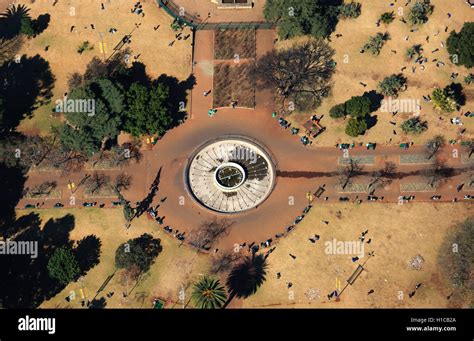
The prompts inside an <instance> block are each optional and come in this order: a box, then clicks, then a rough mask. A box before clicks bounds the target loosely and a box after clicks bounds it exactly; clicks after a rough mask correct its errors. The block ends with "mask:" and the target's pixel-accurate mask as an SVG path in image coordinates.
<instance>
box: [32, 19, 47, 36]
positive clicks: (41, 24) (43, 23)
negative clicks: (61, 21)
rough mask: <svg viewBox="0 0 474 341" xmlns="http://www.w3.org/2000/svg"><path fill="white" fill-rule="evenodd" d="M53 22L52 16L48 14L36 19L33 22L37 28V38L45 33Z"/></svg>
mask: <svg viewBox="0 0 474 341" xmlns="http://www.w3.org/2000/svg"><path fill="white" fill-rule="evenodd" d="M50 21H51V16H50V15H49V14H48V13H46V14H41V15H39V16H38V18H36V19H35V20H34V22H33V24H34V27H35V36H37V35H39V34H41V33H43V32H44V31H45V30H46V29H47V28H48V26H49V22H50Z"/></svg>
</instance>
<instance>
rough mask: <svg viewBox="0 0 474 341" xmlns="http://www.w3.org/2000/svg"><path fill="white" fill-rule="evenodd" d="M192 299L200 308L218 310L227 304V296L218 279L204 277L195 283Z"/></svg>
mask: <svg viewBox="0 0 474 341" xmlns="http://www.w3.org/2000/svg"><path fill="white" fill-rule="evenodd" d="M191 298H192V300H193V301H194V304H195V305H196V306H197V307H198V308H201V309H217V308H222V306H223V305H224V304H225V302H226V298H227V294H226V291H225V288H224V286H222V285H221V283H220V281H219V280H218V279H214V278H211V277H207V276H204V277H203V278H201V279H200V280H199V281H198V282H196V283H194V287H193V292H192V294H191Z"/></svg>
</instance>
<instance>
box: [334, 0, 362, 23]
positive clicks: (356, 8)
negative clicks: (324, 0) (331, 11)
mask: <svg viewBox="0 0 474 341" xmlns="http://www.w3.org/2000/svg"><path fill="white" fill-rule="evenodd" d="M361 7H362V5H361V4H360V3H358V2H354V1H352V2H350V3H348V4H342V5H341V6H339V14H340V16H341V17H342V18H343V19H347V18H352V19H354V18H357V17H358V16H359V15H360V12H361Z"/></svg>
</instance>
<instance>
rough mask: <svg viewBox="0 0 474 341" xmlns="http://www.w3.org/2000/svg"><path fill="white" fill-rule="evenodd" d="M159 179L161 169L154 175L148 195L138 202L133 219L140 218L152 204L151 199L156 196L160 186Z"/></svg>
mask: <svg viewBox="0 0 474 341" xmlns="http://www.w3.org/2000/svg"><path fill="white" fill-rule="evenodd" d="M160 177H161V167H160V169H159V170H158V173H157V174H156V177H155V180H154V181H153V183H152V184H151V186H150V192H149V193H148V195H147V196H146V197H145V199H143V200H142V201H140V202H139V203H138V205H137V207H136V209H135V218H138V217H140V216H141V215H142V214H143V213H145V212H146V211H147V210H148V209H149V208H150V205H151V204H152V202H153V199H154V198H155V196H156V193H157V192H158V187H159V186H160Z"/></svg>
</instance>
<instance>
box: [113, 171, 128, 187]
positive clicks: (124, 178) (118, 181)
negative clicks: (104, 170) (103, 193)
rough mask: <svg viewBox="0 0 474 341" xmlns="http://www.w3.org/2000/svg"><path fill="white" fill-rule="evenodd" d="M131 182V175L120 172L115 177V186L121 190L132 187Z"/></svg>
mask: <svg viewBox="0 0 474 341" xmlns="http://www.w3.org/2000/svg"><path fill="white" fill-rule="evenodd" d="M131 183H132V176H131V175H128V174H125V173H120V174H118V175H117V177H116V178H115V182H114V187H115V188H116V189H117V191H119V192H121V191H122V190H127V189H128V188H129V187H130V185H131Z"/></svg>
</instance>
